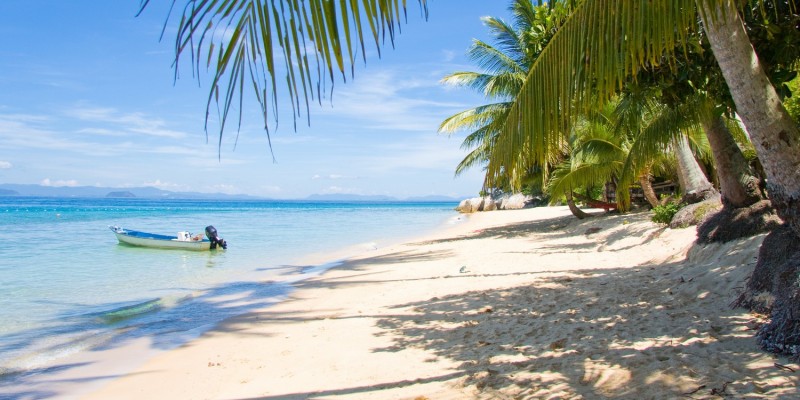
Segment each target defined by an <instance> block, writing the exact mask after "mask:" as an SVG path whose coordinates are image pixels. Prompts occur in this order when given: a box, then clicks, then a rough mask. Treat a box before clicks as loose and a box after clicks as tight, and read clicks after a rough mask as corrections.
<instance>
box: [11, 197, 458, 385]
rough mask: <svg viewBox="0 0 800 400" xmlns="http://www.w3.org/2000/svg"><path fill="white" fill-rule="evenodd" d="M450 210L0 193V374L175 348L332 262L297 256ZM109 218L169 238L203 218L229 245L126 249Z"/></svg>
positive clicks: (440, 206) (425, 226) (367, 240)
mask: <svg viewBox="0 0 800 400" xmlns="http://www.w3.org/2000/svg"><path fill="white" fill-rule="evenodd" d="M455 206H456V204H454V203H405V202H398V203H336V202H302V201H206V200H202V201H197V200H144V199H55V198H18V197H5V198H4V197H0V229H2V233H1V234H0V238H2V240H3V245H2V246H0V375H10V374H13V375H16V374H17V373H24V372H26V371H36V370H43V369H45V368H47V367H48V366H49V365H52V364H54V363H56V362H57V361H58V360H59V359H61V358H63V357H66V356H69V355H71V354H74V353H76V352H80V351H86V350H88V349H93V348H103V347H108V346H113V345H114V344H115V343H119V342H121V341H123V340H125V339H126V338H135V337H140V336H144V335H147V336H152V337H155V338H156V340H155V341H154V343H155V346H159V347H162V348H171V347H174V346H175V345H177V344H180V343H181V342H183V341H185V340H187V339H191V338H192V337H195V336H197V335H198V334H199V333H201V332H202V331H203V330H206V329H208V328H210V327H212V326H213V325H214V324H216V323H217V322H219V321H221V320H222V319H224V318H227V317H229V316H232V315H236V314H241V313H243V312H247V311H249V310H252V309H254V308H257V307H263V306H265V305H269V304H273V303H274V302H277V301H281V299H283V298H285V296H286V295H287V293H288V292H289V291H290V290H291V288H292V283H294V282H297V281H300V280H303V279H306V278H308V277H310V276H313V275H315V274H318V273H320V272H322V271H324V270H325V269H326V268H328V267H330V265H301V264H298V263H297V262H298V260H300V259H302V258H303V257H304V256H307V255H309V254H325V253H330V252H334V251H336V250H339V249H342V248H352V249H353V250H354V251H355V250H358V249H364V250H366V249H369V248H373V247H376V246H382V245H385V244H386V243H389V242H390V241H396V240H398V239H401V238H408V237H412V236H415V235H419V234H422V233H426V232H430V231H433V230H434V229H436V228H438V227H440V226H442V225H444V224H447V223H448V222H452V221H454V220H455V219H456V218H457V214H456V212H455V211H453V208H454V207H455ZM109 225H118V226H121V227H124V228H129V229H134V230H140V231H146V232H153V233H161V234H170V235H174V234H176V233H177V232H178V231H190V232H193V233H203V231H204V228H205V226H207V225H213V226H214V227H216V229H217V231H218V232H219V235H220V236H221V237H223V238H224V239H225V240H226V241H227V242H228V249H227V250H217V251H209V252H191V251H183V250H157V249H145V248H136V247H130V246H126V245H121V244H118V242H117V239H116V238H115V237H114V235H113V233H112V232H111V231H110V230H109V229H108V226H109ZM265 282H270V283H268V284H265Z"/></svg>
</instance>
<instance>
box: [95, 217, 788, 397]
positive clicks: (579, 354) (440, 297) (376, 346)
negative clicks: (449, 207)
mask: <svg viewBox="0 0 800 400" xmlns="http://www.w3.org/2000/svg"><path fill="white" fill-rule="evenodd" d="M649 217H650V214H649V213H632V214H627V215H606V214H604V213H603V212H602V211H598V212H595V216H594V217H592V218H589V219H586V220H583V221H579V220H577V219H575V218H574V217H573V216H571V215H570V214H569V211H568V210H567V209H566V207H547V208H534V209H525V210H517V211H495V212H486V213H478V214H473V215H469V216H464V217H463V218H464V219H466V221H465V222H463V223H460V224H458V225H456V226H453V227H450V228H448V229H444V230H442V231H440V232H437V233H436V234H435V235H432V236H429V237H425V238H420V239H418V240H414V241H411V242H408V243H404V244H400V245H394V246H388V247H385V248H378V249H376V250H372V251H369V252H366V253H363V254H361V255H359V256H356V257H353V258H350V259H348V260H346V261H345V262H344V263H343V264H342V265H340V266H338V267H336V268H334V269H331V270H330V271H328V272H327V273H325V274H323V275H321V276H319V277H316V278H314V279H311V280H308V281H304V282H300V283H299V284H298V287H297V289H296V290H295V291H293V292H292V293H291V295H290V298H289V299H288V300H287V301H284V302H281V303H280V304H278V305H275V306H272V307H267V308H264V309H261V310H258V311H256V312H251V313H248V314H245V315H241V316H238V317H235V318H232V319H229V320H227V321H225V322H224V323H223V324H221V325H219V326H217V327H216V328H214V329H212V330H210V331H208V332H206V333H205V334H203V335H202V336H201V337H199V338H197V339H195V340H192V341H190V342H189V343H187V344H185V345H183V346H181V347H179V348H177V349H174V350H170V351H167V352H163V353H159V354H155V355H154V356H153V357H150V358H149V359H147V360H146V361H144V362H143V363H141V365H140V366H139V367H138V368H136V370H134V371H132V372H125V373H121V374H119V376H113V379H111V380H109V381H108V382H107V383H105V384H103V385H102V386H100V387H98V388H96V390H94V391H92V392H91V393H89V394H88V395H86V396H84V397H82V398H87V399H418V400H421V399H469V398H473V399H595V398H636V399H668V398H695V399H701V398H723V397H727V396H730V397H732V398H748V399H749V398H770V399H776V398H786V399H788V398H798V396H800V393H798V389H797V384H798V374H800V372H798V371H800V367H799V366H798V365H797V364H794V363H791V362H789V361H788V360H786V359H784V358H779V357H775V356H773V355H770V354H766V353H764V352H762V351H760V350H759V348H758V347H757V345H756V343H755V340H754V339H753V333H754V329H755V328H756V327H757V326H758V324H760V323H761V321H762V320H761V319H760V318H759V317H758V316H755V315H752V314H750V313H748V312H746V311H744V310H740V309H739V310H734V309H731V308H730V307H729V303H730V302H731V301H732V300H733V299H734V298H735V297H736V295H737V294H738V293H739V291H740V290H741V288H742V287H743V285H744V283H745V279H746V277H747V275H748V274H749V272H750V271H751V270H752V268H753V267H754V265H755V261H756V256H757V251H758V247H759V245H760V243H761V241H762V239H763V235H761V236H755V237H752V238H748V239H743V240H739V241H735V242H731V243H727V244H724V245H709V246H705V247H701V246H697V245H695V244H694V239H695V237H696V235H695V230H694V228H689V229H683V230H671V229H668V228H665V227H663V226H661V225H657V224H654V223H652V222H650V221H649ZM316 261H318V260H314V261H313V262H316ZM107 372H109V373H110V374H112V375H113V372H110V371H107Z"/></svg>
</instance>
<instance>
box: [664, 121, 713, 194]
mask: <svg viewBox="0 0 800 400" xmlns="http://www.w3.org/2000/svg"><path fill="white" fill-rule="evenodd" d="M673 145H674V147H675V153H676V154H675V155H676V157H677V159H678V180H679V181H680V184H681V189H683V202H684V203H688V204H694V203H699V202H701V201H703V200H705V199H708V198H710V197H711V196H712V195H714V194H716V190H715V189H714V186H713V185H711V182H709V181H708V178H706V175H705V174H703V170H702V169H701V168H700V165H699V164H698V163H697V160H696V159H695V158H694V154H692V150H691V149H690V148H689V140H688V139H687V138H686V136H683V135H680V136H679V137H677V138H676V139H675V140H674V141H673Z"/></svg>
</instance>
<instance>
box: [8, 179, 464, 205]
mask: <svg viewBox="0 0 800 400" xmlns="http://www.w3.org/2000/svg"><path fill="white" fill-rule="evenodd" d="M0 196H30V197H79V198H81V197H83V198H101V197H102V198H141V199H187V200H206V199H209V200H214V199H219V200H269V199H267V198H263V197H257V196H249V195H243V194H242V195H230V194H224V193H197V192H170V191H167V190H161V189H157V188H154V187H138V188H109V187H99V186H42V185H22V184H13V183H0ZM303 200H307V201H372V202H392V201H404V202H456V203H457V202H459V201H461V199H457V198H453V197H447V196H418V197H409V198H405V199H398V198H396V197H391V196H379V195H376V196H363V195H357V194H314V195H311V196H308V197H306V198H305V199H303Z"/></svg>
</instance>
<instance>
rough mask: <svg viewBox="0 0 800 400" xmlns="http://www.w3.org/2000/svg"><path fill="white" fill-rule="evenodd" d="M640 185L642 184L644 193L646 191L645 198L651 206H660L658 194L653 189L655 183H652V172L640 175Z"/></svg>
mask: <svg viewBox="0 0 800 400" xmlns="http://www.w3.org/2000/svg"><path fill="white" fill-rule="evenodd" d="M639 185H641V186H642V193H644V198H645V199H646V200H647V202H648V203H650V207H656V206H658V205H659V203H658V196H656V191H655V190H653V184H652V183H650V174H645V175H642V176H641V177H639Z"/></svg>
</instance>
